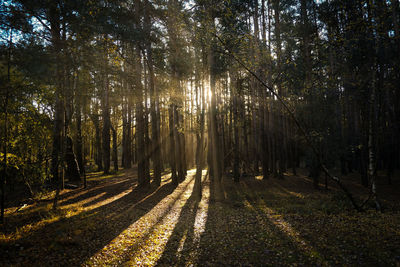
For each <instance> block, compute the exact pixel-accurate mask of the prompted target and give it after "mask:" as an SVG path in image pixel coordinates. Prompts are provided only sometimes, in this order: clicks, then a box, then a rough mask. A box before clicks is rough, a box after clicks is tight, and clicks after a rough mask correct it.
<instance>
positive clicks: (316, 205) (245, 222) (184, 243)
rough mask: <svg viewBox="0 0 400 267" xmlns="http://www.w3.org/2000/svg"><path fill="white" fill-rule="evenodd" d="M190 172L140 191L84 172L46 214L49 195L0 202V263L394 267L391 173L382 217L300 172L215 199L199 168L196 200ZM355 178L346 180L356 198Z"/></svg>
mask: <svg viewBox="0 0 400 267" xmlns="http://www.w3.org/2000/svg"><path fill="white" fill-rule="evenodd" d="M194 174H195V171H194V170H191V171H188V175H187V178H186V180H185V181H183V182H182V183H181V184H179V185H178V186H177V187H174V186H173V185H172V183H171V180H170V178H169V176H170V175H168V174H167V175H164V176H163V181H162V184H161V186H160V187H156V186H154V185H151V186H150V188H147V189H139V188H137V187H136V184H137V178H136V170H135V169H132V170H125V171H124V170H123V171H121V172H119V173H117V174H115V175H109V176H102V175H101V174H100V173H92V174H90V175H89V176H88V178H89V182H88V188H87V189H83V188H79V189H75V190H63V191H62V194H61V200H60V203H59V204H60V206H59V209H58V210H57V211H55V212H54V211H52V210H51V206H52V202H51V200H50V199H49V200H42V201H36V202H34V203H32V204H29V205H25V206H14V207H9V208H7V210H6V226H5V227H3V229H2V231H1V236H0V265H2V266H3V265H4V266H119V265H123V266H149V265H160V266H185V265H186V266H188V265H194V266H277V265H278V266H279V265H281V266H298V265H299V266H332V265H363V266H396V264H397V266H399V265H398V264H399V262H400V195H399V194H400V190H399V185H400V180H399V179H394V181H393V185H392V186H387V185H384V182H382V185H380V187H378V188H379V189H380V191H379V193H380V195H381V196H382V199H381V200H382V202H383V206H384V208H385V210H384V212H383V213H377V212H375V211H374V210H373V208H372V206H371V207H369V206H368V207H369V209H368V210H367V211H366V212H363V213H358V212H355V211H354V210H353V209H352V207H351V206H350V204H349V203H348V201H347V199H346V198H345V197H344V195H343V194H342V193H341V192H340V191H339V190H338V189H337V188H336V187H334V186H331V185H330V189H329V190H324V189H321V190H314V189H313V188H312V181H311V180H310V179H309V178H308V177H306V175H304V174H301V173H300V174H298V175H296V176H294V175H291V174H288V175H286V176H285V178H284V179H282V180H281V179H277V178H271V179H268V180H261V178H260V177H246V178H243V179H241V181H240V182H239V183H234V182H233V181H232V180H231V179H230V178H228V177H224V182H223V186H222V190H223V195H224V198H225V200H224V201H221V202H217V201H215V200H214V197H213V196H214V191H215V190H214V186H213V183H210V180H209V177H208V174H207V171H206V170H204V171H203V178H202V184H203V196H202V198H201V199H200V200H199V199H197V198H196V197H195V194H192V193H193V184H194ZM397 178H398V177H397ZM355 179H356V178H355V177H352V176H349V177H347V178H346V180H345V183H346V184H347V185H348V186H349V187H350V188H351V190H352V191H353V192H356V195H357V196H361V195H364V196H365V195H366V193H365V189H363V188H362V187H360V186H358V185H357V184H358V180H355ZM321 186H322V185H321Z"/></svg>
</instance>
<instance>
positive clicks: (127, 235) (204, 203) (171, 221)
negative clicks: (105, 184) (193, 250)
mask: <svg viewBox="0 0 400 267" xmlns="http://www.w3.org/2000/svg"><path fill="white" fill-rule="evenodd" d="M194 174H195V171H194V170H191V171H189V172H188V177H187V179H186V180H185V181H184V182H183V183H181V184H180V185H179V186H178V188H177V189H175V191H174V192H173V193H172V194H171V195H170V196H169V197H168V198H165V199H163V200H162V201H161V202H159V203H158V204H157V205H156V206H155V207H154V208H152V209H151V210H150V211H149V212H148V213H147V214H146V215H144V216H143V217H141V218H140V219H139V220H138V221H136V222H135V223H133V224H131V225H130V226H129V227H128V228H127V229H126V230H124V231H123V232H122V233H121V234H120V235H119V236H117V237H116V238H115V239H113V240H112V241H111V242H110V244H108V245H106V246H105V247H104V248H102V249H101V250H100V251H99V252H97V253H96V254H95V255H94V256H93V257H91V258H90V259H89V260H88V262H87V264H88V265H99V266H102V265H120V264H125V265H131V266H150V265H154V264H156V263H157V261H158V260H159V259H160V257H161V256H162V254H163V252H164V250H165V247H166V245H167V243H168V241H169V239H170V237H171V235H172V232H173V231H174V229H175V226H176V224H177V223H178V220H179V219H180V218H181V214H182V209H183V208H184V207H185V205H186V204H187V203H188V199H189V198H191V196H192V191H193V185H194ZM205 174H206V171H203V184H204V188H203V197H202V199H201V201H200V202H199V203H196V204H195V203H194V201H192V203H190V204H189V205H190V208H189V209H191V210H192V211H193V208H194V205H197V206H198V208H197V211H196V218H195V222H194V235H195V239H194V240H192V241H191V242H193V244H195V246H198V244H199V240H200V234H201V233H202V232H203V231H204V228H205V222H206V219H207V208H208V201H209V187H208V183H204V182H205V181H204V180H205V177H206V176H205ZM192 198H194V197H193V196H192ZM134 208H135V207H134V206H133V207H132V208H131V209H134ZM186 234H187V233H184V235H183V237H182V239H181V240H179V244H180V246H179V247H178V249H177V251H176V252H175V257H176V258H179V257H180V256H181V252H182V248H183V246H184V244H185V242H187V239H186ZM195 258H196V255H193V259H194V260H195Z"/></svg>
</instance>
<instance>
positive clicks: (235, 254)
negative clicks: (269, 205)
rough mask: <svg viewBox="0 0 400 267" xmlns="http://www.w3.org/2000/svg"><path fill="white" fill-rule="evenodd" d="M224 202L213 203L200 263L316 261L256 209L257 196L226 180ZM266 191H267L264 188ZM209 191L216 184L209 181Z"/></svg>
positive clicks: (214, 264) (313, 262)
mask: <svg viewBox="0 0 400 267" xmlns="http://www.w3.org/2000/svg"><path fill="white" fill-rule="evenodd" d="M224 187H225V189H226V190H225V196H226V199H225V201H224V202H211V203H210V205H209V208H208V216H207V223H206V226H205V231H204V233H203V234H202V235H201V240H200V246H199V250H200V256H199V259H198V261H197V262H196V263H195V265H199V266H210V265H211V266H279V265H290V264H293V263H301V264H304V265H315V264H317V262H316V260H315V259H313V258H312V257H311V256H310V255H308V254H307V253H306V252H305V251H303V250H302V249H301V248H299V246H298V244H297V243H296V242H295V241H294V240H292V238H290V237H289V236H288V235H286V234H285V233H284V232H282V231H281V229H279V228H278V227H277V226H276V225H275V224H274V223H273V222H272V221H271V220H269V218H268V217H266V216H263V215H261V212H260V211H259V210H258V209H254V207H253V206H255V205H256V204H255V199H252V197H251V196H250V195H248V194H246V192H245V188H243V186H241V185H240V184H235V183H233V182H232V181H226V182H225V183H224ZM265 190H268V189H267V188H265ZM210 194H211V198H212V195H213V194H215V187H214V186H213V183H212V182H211V183H210Z"/></svg>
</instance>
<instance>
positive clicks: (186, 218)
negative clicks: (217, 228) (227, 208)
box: [157, 180, 208, 266]
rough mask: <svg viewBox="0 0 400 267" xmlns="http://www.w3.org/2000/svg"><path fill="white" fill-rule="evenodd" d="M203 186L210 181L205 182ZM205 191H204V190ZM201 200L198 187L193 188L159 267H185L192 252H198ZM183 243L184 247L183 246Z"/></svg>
mask: <svg viewBox="0 0 400 267" xmlns="http://www.w3.org/2000/svg"><path fill="white" fill-rule="evenodd" d="M202 183H203V186H207V185H208V181H204V180H203V182H202ZM203 191H204V190H203ZM199 201H200V199H199V198H198V197H197V195H196V186H193V190H192V193H191V196H190V197H189V199H188V200H187V201H186V203H185V205H184V206H183V207H182V210H181V213H180V215H179V219H178V222H177V223H176V225H175V228H174V230H173V232H172V234H171V236H170V238H169V239H168V242H167V244H166V246H165V249H164V251H163V254H162V256H161V258H160V259H159V260H158V261H157V265H161V266H173V265H177V266H185V265H188V264H187V263H188V262H189V260H190V256H191V252H193V251H194V250H197V247H196V237H195V221H196V213H197V211H198V207H199ZM181 242H183V245H182V244H181Z"/></svg>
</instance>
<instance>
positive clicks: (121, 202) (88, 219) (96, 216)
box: [0, 182, 176, 266]
mask: <svg viewBox="0 0 400 267" xmlns="http://www.w3.org/2000/svg"><path fill="white" fill-rule="evenodd" d="M110 186H111V187H112V188H113V190H116V191H115V192H114V193H112V191H110V193H109V194H108V197H110V198H112V197H113V196H116V195H118V194H120V193H121V192H123V191H124V190H127V189H129V187H130V183H129V182H123V183H120V184H119V185H110ZM113 186H116V187H113ZM175 188H176V186H175V185H173V184H172V183H171V182H169V183H167V184H164V185H162V186H161V187H157V186H155V185H154V184H151V186H150V187H149V188H139V187H135V188H133V189H132V191H131V192H129V193H126V194H125V195H123V196H121V197H119V198H117V199H115V200H112V201H111V202H109V203H107V204H104V205H101V206H99V207H96V208H94V209H92V210H89V211H84V212H81V213H79V214H77V215H75V216H71V217H63V218H61V219H59V220H58V221H55V222H53V223H49V224H47V225H46V226H44V227H42V228H40V229H37V230H36V231H32V232H31V233H30V234H29V235H27V236H24V237H22V238H20V239H17V240H16V241H15V242H13V244H10V243H9V244H8V245H6V246H0V252H1V255H2V257H5V256H4V255H7V259H6V258H3V259H2V262H3V263H4V264H22V265H25V264H27V265H40V264H43V263H44V262H48V263H50V262H54V263H55V262H56V263H57V265H72V266H78V265H81V264H83V263H84V262H86V261H87V260H88V259H89V258H90V257H91V256H92V255H94V254H95V253H96V252H97V251H99V250H101V249H102V248H103V247H104V246H105V245H107V244H108V243H110V242H111V241H112V240H113V239H114V238H115V237H117V236H118V235H119V234H120V233H121V232H122V231H123V230H124V229H126V228H127V227H129V225H131V224H133V223H134V222H136V221H137V220H138V219H140V218H141V217H142V216H143V215H145V214H147V213H148V212H149V211H150V210H151V209H152V208H153V207H154V206H156V205H157V204H158V203H159V202H160V201H161V200H162V199H164V198H165V197H166V196H168V195H169V194H171V193H172V192H173V191H174V190H175ZM21 247H22V249H21Z"/></svg>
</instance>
